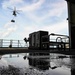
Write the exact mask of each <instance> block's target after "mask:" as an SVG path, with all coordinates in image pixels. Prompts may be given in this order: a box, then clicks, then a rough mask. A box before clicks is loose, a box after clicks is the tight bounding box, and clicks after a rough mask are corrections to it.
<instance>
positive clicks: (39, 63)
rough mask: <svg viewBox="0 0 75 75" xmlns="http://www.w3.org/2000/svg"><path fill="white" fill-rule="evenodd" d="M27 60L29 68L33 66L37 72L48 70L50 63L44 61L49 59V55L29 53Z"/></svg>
mask: <svg viewBox="0 0 75 75" xmlns="http://www.w3.org/2000/svg"><path fill="white" fill-rule="evenodd" d="M45 56H46V57H45ZM28 59H29V65H30V66H33V67H35V68H37V69H39V70H48V69H49V66H50V63H49V61H46V59H49V53H30V54H29V58H28Z"/></svg>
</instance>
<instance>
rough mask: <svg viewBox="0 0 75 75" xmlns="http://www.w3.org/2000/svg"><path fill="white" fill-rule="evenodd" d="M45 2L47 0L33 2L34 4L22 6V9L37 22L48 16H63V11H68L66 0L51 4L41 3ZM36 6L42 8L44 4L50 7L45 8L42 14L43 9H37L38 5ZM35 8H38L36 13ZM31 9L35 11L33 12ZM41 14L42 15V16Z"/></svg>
mask: <svg viewBox="0 0 75 75" xmlns="http://www.w3.org/2000/svg"><path fill="white" fill-rule="evenodd" d="M44 2H45V0H44V1H42V0H39V1H38V2H37V3H35V4H32V5H29V6H26V7H24V8H21V10H22V11H24V12H25V14H26V15H27V16H28V18H30V19H31V20H33V21H34V22H37V23H39V22H43V21H45V20H46V19H48V18H50V19H51V17H60V18H62V15H63V13H64V12H66V10H67V6H66V3H65V2H64V1H61V0H60V1H58V2H56V3H55V2H54V3H52V4H51V3H50V2H49V3H48V5H41V4H42V3H44ZM36 6H38V7H39V8H42V7H43V6H44V7H48V8H47V9H44V11H42V14H41V11H37V8H38V7H36ZM34 10H36V12H37V13H38V14H36V13H35V12H34ZM41 10H42V9H41ZM31 11H33V12H31ZM46 11H47V12H46ZM40 14H41V16H40ZM65 14H66V13H65ZM65 14H64V15H65Z"/></svg>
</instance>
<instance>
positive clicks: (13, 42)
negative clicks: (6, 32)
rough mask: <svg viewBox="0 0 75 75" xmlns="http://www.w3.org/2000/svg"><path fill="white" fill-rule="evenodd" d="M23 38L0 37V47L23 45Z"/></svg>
mask: <svg viewBox="0 0 75 75" xmlns="http://www.w3.org/2000/svg"><path fill="white" fill-rule="evenodd" d="M25 44H26V43H25V42H24V40H8V39H0V47H24V46H25Z"/></svg>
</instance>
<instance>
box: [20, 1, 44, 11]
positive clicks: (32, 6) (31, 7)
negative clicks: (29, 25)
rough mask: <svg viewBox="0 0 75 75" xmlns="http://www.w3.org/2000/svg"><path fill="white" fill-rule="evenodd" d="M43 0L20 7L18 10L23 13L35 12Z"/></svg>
mask: <svg viewBox="0 0 75 75" xmlns="http://www.w3.org/2000/svg"><path fill="white" fill-rule="evenodd" d="M44 1H45V0H38V1H37V2H34V3H32V4H30V5H27V6H24V7H21V8H20V10H22V11H24V12H31V11H35V10H37V9H38V8H39V7H40V6H41V5H42V4H43V3H44Z"/></svg>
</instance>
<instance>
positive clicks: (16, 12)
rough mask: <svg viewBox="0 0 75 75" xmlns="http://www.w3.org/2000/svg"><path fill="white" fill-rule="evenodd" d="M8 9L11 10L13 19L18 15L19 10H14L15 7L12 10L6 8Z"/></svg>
mask: <svg viewBox="0 0 75 75" xmlns="http://www.w3.org/2000/svg"><path fill="white" fill-rule="evenodd" d="M8 9H10V10H12V15H13V16H15V17H16V16H17V14H19V11H20V10H16V7H14V8H13V9H12V8H9V7H8Z"/></svg>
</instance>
